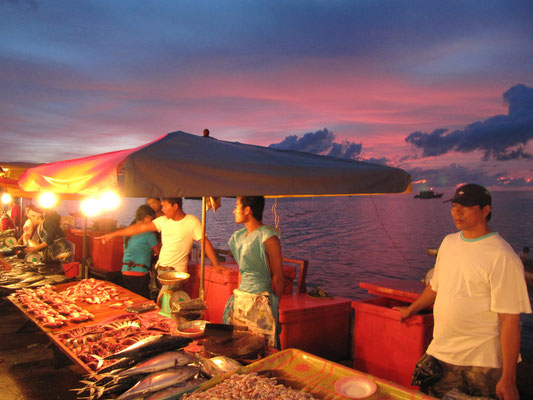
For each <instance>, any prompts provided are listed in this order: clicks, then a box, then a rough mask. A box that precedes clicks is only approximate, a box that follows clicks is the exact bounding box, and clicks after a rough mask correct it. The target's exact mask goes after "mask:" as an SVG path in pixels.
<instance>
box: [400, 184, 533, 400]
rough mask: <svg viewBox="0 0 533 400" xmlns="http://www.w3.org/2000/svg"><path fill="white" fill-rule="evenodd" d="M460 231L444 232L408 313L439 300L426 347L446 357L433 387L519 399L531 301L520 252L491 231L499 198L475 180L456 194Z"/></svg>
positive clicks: (433, 390) (404, 312)
mask: <svg viewBox="0 0 533 400" xmlns="http://www.w3.org/2000/svg"><path fill="white" fill-rule="evenodd" d="M447 201H449V202H451V203H452V211H451V213H452V218H453V221H454V223H455V226H456V227H457V229H459V231H460V232H457V233H453V234H450V235H448V236H446V237H445V238H444V240H443V241H442V244H441V246H440V248H439V251H438V255H437V262H436V264H435V273H434V275H433V277H432V279H431V281H430V283H429V284H428V285H427V286H426V289H425V290H424V292H423V293H422V295H421V296H420V298H418V299H417V301H415V302H414V303H413V304H411V305H410V306H409V307H399V308H398V310H400V312H401V319H402V321H403V320H404V319H406V318H409V317H410V316H411V315H414V314H415V313H416V312H418V311H420V310H422V309H424V308H426V307H428V306H429V305H431V304H433V303H434V320H435V326H434V330H433V340H432V342H431V343H430V345H429V347H428V349H427V354H428V355H430V356H432V357H434V358H435V359H437V360H438V361H440V364H441V365H442V373H441V374H440V376H439V377H438V378H436V381H434V382H432V383H431V384H430V387H429V388H428V390H429V393H430V394H431V395H433V396H436V397H442V396H443V395H444V394H446V393H447V392H448V391H451V390H452V389H458V390H460V391H462V392H464V393H466V394H468V395H470V396H487V397H489V396H490V397H493V398H499V399H500V400H517V399H518V398H519V395H518V390H517V387H516V364H517V362H518V359H519V353H520V313H530V312H531V306H530V304H529V297H528V294H527V288H526V285H525V280H524V270H523V267H522V263H521V262H520V259H519V258H518V256H517V255H516V253H515V252H514V251H513V249H512V248H511V246H510V245H509V244H508V243H507V242H506V241H505V240H504V239H503V238H502V237H501V236H500V235H499V234H498V233H497V232H492V231H491V229H490V228H489V226H488V221H489V220H490V217H491V212H492V198H491V196H490V193H489V192H488V190H487V189H485V188H484V187H482V186H479V185H476V184H467V185H463V186H460V187H459V188H458V189H457V190H456V191H455V195H454V197H453V198H452V199H450V200H447Z"/></svg>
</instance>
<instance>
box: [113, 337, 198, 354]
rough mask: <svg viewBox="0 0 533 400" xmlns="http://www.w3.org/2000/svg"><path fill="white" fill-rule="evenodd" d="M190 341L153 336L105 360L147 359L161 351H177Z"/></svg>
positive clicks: (187, 339) (180, 338)
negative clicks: (137, 357)
mask: <svg viewBox="0 0 533 400" xmlns="http://www.w3.org/2000/svg"><path fill="white" fill-rule="evenodd" d="M191 341H192V340H191V339H189V338H184V337H181V336H173V335H154V336H150V337H147V338H146V339H143V340H140V341H138V342H137V343H135V344H133V345H131V346H129V347H127V348H125V349H123V350H121V351H118V352H116V353H114V354H112V355H110V356H107V357H106V358H105V359H106V360H112V359H115V358H122V357H136V356H143V357H147V356H149V355H152V354H159V353H161V352H162V351H166V350H171V349H179V348H182V347H184V346H186V345H188V344H189V343H190V342H191Z"/></svg>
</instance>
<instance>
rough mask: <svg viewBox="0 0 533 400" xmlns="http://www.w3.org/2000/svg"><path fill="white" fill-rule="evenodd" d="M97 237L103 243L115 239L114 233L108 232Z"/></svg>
mask: <svg viewBox="0 0 533 400" xmlns="http://www.w3.org/2000/svg"><path fill="white" fill-rule="evenodd" d="M95 239H96V240H101V241H102V243H105V242H107V241H109V240H111V239H113V234H111V233H107V234H105V235H102V236H97V237H95Z"/></svg>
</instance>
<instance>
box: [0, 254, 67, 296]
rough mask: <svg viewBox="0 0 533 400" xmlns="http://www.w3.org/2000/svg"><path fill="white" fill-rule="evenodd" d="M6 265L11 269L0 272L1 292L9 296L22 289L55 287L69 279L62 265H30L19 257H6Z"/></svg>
mask: <svg viewBox="0 0 533 400" xmlns="http://www.w3.org/2000/svg"><path fill="white" fill-rule="evenodd" d="M3 261H4V264H5V265H7V266H9V269H7V268H6V270H0V292H3V293H4V294H9V293H12V292H14V291H15V290H18V289H22V288H33V287H38V286H43V285H55V284H58V283H62V282H65V281H66V280H67V278H66V277H65V275H64V273H63V269H62V267H61V266H60V265H47V264H43V263H28V262H25V261H23V260H21V259H19V258H17V257H6V258H4V259H3Z"/></svg>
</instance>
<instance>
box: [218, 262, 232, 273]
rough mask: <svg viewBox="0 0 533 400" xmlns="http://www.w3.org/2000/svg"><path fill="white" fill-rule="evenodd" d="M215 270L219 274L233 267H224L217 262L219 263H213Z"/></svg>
mask: <svg viewBox="0 0 533 400" xmlns="http://www.w3.org/2000/svg"><path fill="white" fill-rule="evenodd" d="M215 271H217V272H218V273H219V274H222V273H224V272H226V271H233V269H232V268H230V267H224V266H222V265H220V264H219V265H215Z"/></svg>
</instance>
